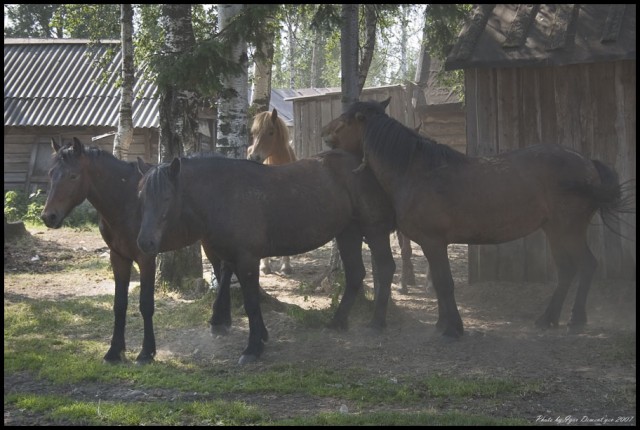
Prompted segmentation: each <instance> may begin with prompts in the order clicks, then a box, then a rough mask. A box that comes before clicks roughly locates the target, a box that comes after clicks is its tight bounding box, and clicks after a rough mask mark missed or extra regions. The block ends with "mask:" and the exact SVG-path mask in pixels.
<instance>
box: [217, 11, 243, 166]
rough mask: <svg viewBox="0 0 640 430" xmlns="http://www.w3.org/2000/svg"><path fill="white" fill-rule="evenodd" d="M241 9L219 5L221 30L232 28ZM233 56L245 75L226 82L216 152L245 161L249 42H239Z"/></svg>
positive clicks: (219, 111)
mask: <svg viewBox="0 0 640 430" xmlns="http://www.w3.org/2000/svg"><path fill="white" fill-rule="evenodd" d="M242 8H243V5H242V4H221V5H219V6H218V12H219V15H218V18H219V20H220V30H221V31H222V30H224V28H225V27H226V26H227V25H229V23H230V22H231V20H232V18H233V17H234V16H236V15H237V14H238V13H240V11H241V10H242ZM230 55H231V58H232V59H233V60H235V61H237V62H238V63H239V64H240V65H241V66H242V68H243V72H242V73H240V74H238V75H236V76H229V77H228V78H226V79H224V80H223V87H224V90H223V91H222V92H221V94H220V97H219V98H218V137H217V150H218V151H220V152H222V153H223V154H225V155H226V156H228V157H231V158H246V157H247V146H248V137H249V133H248V123H247V113H248V112H247V111H248V108H249V101H248V99H247V97H248V92H249V88H248V85H249V84H248V78H247V75H248V71H247V64H248V61H249V60H248V57H247V43H246V42H245V41H242V40H241V41H239V42H237V43H236V44H235V45H234V46H233V47H232V48H231V52H230Z"/></svg>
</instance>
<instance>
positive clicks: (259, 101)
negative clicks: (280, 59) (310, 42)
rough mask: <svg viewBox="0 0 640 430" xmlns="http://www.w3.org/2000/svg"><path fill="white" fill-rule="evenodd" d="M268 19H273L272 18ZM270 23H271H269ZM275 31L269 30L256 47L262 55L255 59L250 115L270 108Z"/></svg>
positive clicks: (252, 115)
mask: <svg viewBox="0 0 640 430" xmlns="http://www.w3.org/2000/svg"><path fill="white" fill-rule="evenodd" d="M267 20H268V21H269V22H270V21H273V19H272V18H267ZM267 25H269V24H267ZM274 40H275V33H273V32H271V31H269V32H268V33H267V37H266V38H265V39H263V40H261V41H260V43H259V46H258V47H257V48H256V50H258V51H259V52H260V55H256V59H255V62H254V64H255V73H254V74H255V78H254V84H253V93H252V97H251V107H250V108H249V117H251V118H252V117H254V116H255V115H256V114H258V113H260V112H266V111H268V110H269V103H270V101H271V73H272V72H271V68H272V65H273V53H274V47H273V43H274Z"/></svg>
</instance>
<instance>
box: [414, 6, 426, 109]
mask: <svg viewBox="0 0 640 430" xmlns="http://www.w3.org/2000/svg"><path fill="white" fill-rule="evenodd" d="M428 13H429V6H428V5H427V6H426V7H425V9H424V26H423V28H422V44H421V45H420V55H419V57H418V65H417V67H416V76H415V78H414V80H415V82H416V86H415V87H414V89H413V94H412V97H411V103H412V104H413V107H414V108H415V107H417V106H424V105H426V104H427V100H426V98H425V96H424V91H425V90H426V88H427V83H428V81H429V71H430V69H431V57H430V56H429V49H428V48H427V30H428V29H427V14H428Z"/></svg>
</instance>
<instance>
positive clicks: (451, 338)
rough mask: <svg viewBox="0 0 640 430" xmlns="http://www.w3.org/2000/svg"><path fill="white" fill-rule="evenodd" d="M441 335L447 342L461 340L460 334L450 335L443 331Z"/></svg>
mask: <svg viewBox="0 0 640 430" xmlns="http://www.w3.org/2000/svg"><path fill="white" fill-rule="evenodd" d="M440 337H441V339H442V341H443V342H444V343H445V344H450V343H455V342H457V341H459V340H460V336H459V335H450V334H446V333H442V335H441V336H440Z"/></svg>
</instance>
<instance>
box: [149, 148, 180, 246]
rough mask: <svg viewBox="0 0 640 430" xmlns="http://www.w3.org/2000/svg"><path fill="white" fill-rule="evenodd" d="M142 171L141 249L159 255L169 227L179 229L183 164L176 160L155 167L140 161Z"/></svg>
mask: <svg viewBox="0 0 640 430" xmlns="http://www.w3.org/2000/svg"><path fill="white" fill-rule="evenodd" d="M138 168H139V169H140V171H141V172H142V171H144V176H143V177H142V179H140V182H139V184H138V201H139V203H140V212H141V216H142V221H141V223H140V232H139V233H138V247H139V248H140V249H141V250H142V251H143V252H144V253H146V254H149V255H156V254H157V253H158V252H159V250H160V244H161V242H162V239H163V237H164V235H165V234H166V231H167V228H168V226H170V225H177V223H178V221H177V217H179V216H180V210H181V201H180V200H181V197H180V187H179V185H180V184H179V176H180V169H181V161H180V159H179V158H174V159H173V161H172V162H171V163H164V164H160V165H158V166H151V165H148V164H146V163H144V162H142V160H138Z"/></svg>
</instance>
